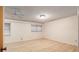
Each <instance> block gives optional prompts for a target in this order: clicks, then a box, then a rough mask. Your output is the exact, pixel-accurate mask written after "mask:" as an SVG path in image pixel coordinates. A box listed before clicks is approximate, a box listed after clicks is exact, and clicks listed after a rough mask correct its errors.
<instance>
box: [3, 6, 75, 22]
mask: <svg viewBox="0 0 79 59" xmlns="http://www.w3.org/2000/svg"><path fill="white" fill-rule="evenodd" d="M4 13H5V14H4V15H5V18H7V19H13V20H20V21H31V22H40V23H44V22H47V21H50V20H56V19H59V18H63V17H68V16H72V15H76V7H73V6H6V7H4ZM40 15H45V17H46V18H45V19H40Z"/></svg>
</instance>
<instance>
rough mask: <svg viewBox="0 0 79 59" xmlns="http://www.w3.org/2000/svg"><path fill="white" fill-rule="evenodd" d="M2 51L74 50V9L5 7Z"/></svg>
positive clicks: (75, 26) (75, 35)
mask: <svg viewBox="0 0 79 59" xmlns="http://www.w3.org/2000/svg"><path fill="white" fill-rule="evenodd" d="M3 36H4V37H3V38H4V41H3V45H4V47H5V48H6V52H75V51H78V15H77V7H74V6H5V7H4V20H3Z"/></svg>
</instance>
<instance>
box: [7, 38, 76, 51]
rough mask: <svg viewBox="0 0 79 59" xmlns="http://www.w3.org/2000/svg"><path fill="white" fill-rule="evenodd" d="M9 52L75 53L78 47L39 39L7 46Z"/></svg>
mask: <svg viewBox="0 0 79 59" xmlns="http://www.w3.org/2000/svg"><path fill="white" fill-rule="evenodd" d="M6 46H7V51H8V52H25V51H26V52H51V51H52V52H74V51H76V48H77V47H76V46H72V45H68V44H65V43H60V42H57V41H53V40H48V39H37V40H29V41H22V42H16V43H9V44H6Z"/></svg>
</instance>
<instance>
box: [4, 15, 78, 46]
mask: <svg viewBox="0 0 79 59" xmlns="http://www.w3.org/2000/svg"><path fill="white" fill-rule="evenodd" d="M4 22H9V23H11V35H10V36H4V43H11V42H18V41H24V40H33V39H40V38H48V39H50V40H55V41H59V42H63V43H67V44H72V45H77V42H76V41H77V40H78V19H77V16H71V17H66V18H62V19H58V20H55V21H51V22H47V23H45V24H42V25H43V32H31V24H40V23H34V22H22V21H13V20H8V19H6V20H5V21H4ZM21 39H23V40H21Z"/></svg>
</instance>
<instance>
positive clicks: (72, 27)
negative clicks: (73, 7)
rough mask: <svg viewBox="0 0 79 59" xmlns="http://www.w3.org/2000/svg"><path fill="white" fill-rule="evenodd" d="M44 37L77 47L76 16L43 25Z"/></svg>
mask: <svg viewBox="0 0 79 59" xmlns="http://www.w3.org/2000/svg"><path fill="white" fill-rule="evenodd" d="M44 37H45V38H48V39H51V40H55V41H59V42H64V43H67V44H72V45H77V44H78V43H77V42H76V41H77V40H78V19H77V16H71V17H66V18H62V19H58V20H55V21H51V22H47V23H45V24H44Z"/></svg>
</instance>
